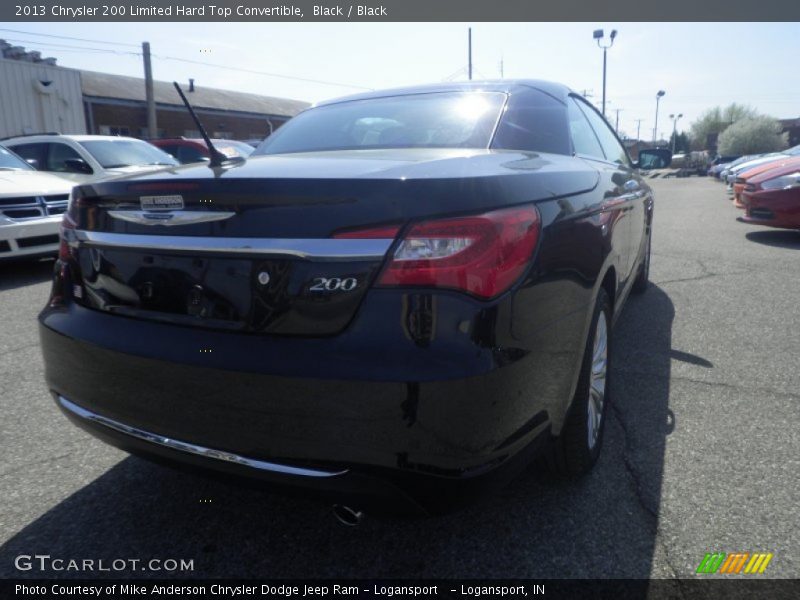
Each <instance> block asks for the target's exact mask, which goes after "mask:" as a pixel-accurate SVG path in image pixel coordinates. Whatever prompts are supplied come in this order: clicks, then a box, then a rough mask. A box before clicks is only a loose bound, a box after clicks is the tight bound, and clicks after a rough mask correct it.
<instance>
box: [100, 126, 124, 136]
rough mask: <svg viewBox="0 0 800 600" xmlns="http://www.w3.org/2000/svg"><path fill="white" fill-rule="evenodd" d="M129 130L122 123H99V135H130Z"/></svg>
mask: <svg viewBox="0 0 800 600" xmlns="http://www.w3.org/2000/svg"><path fill="white" fill-rule="evenodd" d="M130 134H131V130H130V129H129V128H128V127H124V126H122V125H100V135H130Z"/></svg>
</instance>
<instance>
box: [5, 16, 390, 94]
mask: <svg viewBox="0 0 800 600" xmlns="http://www.w3.org/2000/svg"><path fill="white" fill-rule="evenodd" d="M0 31H11V30H9V29H0ZM51 37H64V38H66V36H51ZM67 39H79V38H67ZM9 41H11V42H14V43H15V44H16V43H19V44H35V45H37V46H43V47H49V48H58V49H60V50H61V51H75V50H81V51H89V52H96V53H105V54H117V55H120V54H129V55H134V56H141V55H142V53H141V52H132V51H128V50H112V49H110V48H89V47H87V46H75V45H71V44H59V43H56V42H39V41H33V40H22V39H16V38H14V39H11V38H9ZM86 41H91V40H86ZM125 45H126V46H127V45H129V44H125ZM138 47H139V46H136V48H138ZM63 49H67V50H63ZM152 57H153V58H157V59H160V60H171V61H176V62H182V63H187V64H192V65H200V66H204V67H211V68H214V69H225V70H227V71H239V72H241V73H250V74H251V75H264V76H266V77H277V78H279V79H289V80H292V81H303V82H306V83H316V84H319V85H332V86H335V87H345V88H353V89H359V90H368V91H372V90H373V89H374V88H370V87H366V86H362V85H353V84H350V83H340V82H336V81H325V80H323V79H311V78H308V77H295V76H293V75H282V74H280V73H270V72H268V71H257V70H255V69H245V68H243V67H232V66H229V65H221V64H218V63H209V62H204V61H201V60H191V59H189V58H179V57H177V56H164V55H161V54H153V55H152Z"/></svg>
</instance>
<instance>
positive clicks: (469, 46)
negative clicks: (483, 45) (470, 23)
mask: <svg viewBox="0 0 800 600" xmlns="http://www.w3.org/2000/svg"><path fill="white" fill-rule="evenodd" d="M467 74H468V76H469V80H470V81H472V27H470V28H469V29H468V30H467Z"/></svg>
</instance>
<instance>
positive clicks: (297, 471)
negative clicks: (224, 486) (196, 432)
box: [58, 395, 348, 477]
mask: <svg viewBox="0 0 800 600" xmlns="http://www.w3.org/2000/svg"><path fill="white" fill-rule="evenodd" d="M58 403H59V404H60V405H61V407H62V408H64V409H65V410H67V411H69V412H70V413H72V414H73V415H75V416H77V417H79V418H81V419H83V420H84V421H92V422H95V423H99V424H100V425H104V426H105V427H108V428H109V429H113V430H115V431H118V432H120V433H124V434H126V435H129V436H131V437H135V438H138V439H140V440H144V441H145V442H150V443H151V444H156V445H159V446H164V447H166V448H170V449H171V450H178V451H180V452H186V453H188V454H196V455H198V456H202V457H204V458H214V459H217V460H221V461H225V462H229V463H235V464H237V465H241V466H243V467H249V468H251V469H257V470H259V471H269V472H271V473H280V474H282V475H298V476H300V477H335V476H337V475H344V474H345V473H347V472H348V471H347V469H345V470H342V471H321V470H317V469H304V468H300V467H290V466H287V465H281V464H278V463H272V462H266V461H263V460H256V459H254V458H247V457H245V456H240V455H238V454H233V453H231V452H225V451H222V450H214V449H213V448H205V447H203V446H198V445H196V444H190V443H188V442H181V441H179V440H173V439H172V438H168V437H164V436H162V435H158V434H157V433H152V432H149V431H144V430H143V429H138V428H137V427H132V426H131V425H126V424H125V423H120V422H119V421H115V420H113V419H109V418H107V417H103V416H101V415H98V414H97V413H93V412H92V411H89V410H86V409H85V408H81V407H80V406H78V405H77V404H75V403H74V402H71V401H70V400H67V399H66V398H64V396H61V395H59V396H58Z"/></svg>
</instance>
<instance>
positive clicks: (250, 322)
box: [78, 247, 379, 336]
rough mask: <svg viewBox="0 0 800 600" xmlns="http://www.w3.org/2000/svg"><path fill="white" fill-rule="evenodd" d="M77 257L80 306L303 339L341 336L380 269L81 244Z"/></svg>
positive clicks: (367, 265) (368, 265)
mask: <svg viewBox="0 0 800 600" xmlns="http://www.w3.org/2000/svg"><path fill="white" fill-rule="evenodd" d="M78 257H79V264H80V270H81V274H82V280H83V281H82V284H83V298H82V299H80V300H78V301H79V302H81V303H82V304H84V305H85V306H87V307H89V308H93V309H96V310H102V311H106V312H111V313H115V314H119V315H123V316H127V317H132V318H139V319H146V320H155V321H163V322H168V323H173V324H177V325H186V326H192V327H205V328H210V329H221V330H232V331H243V332H253V333H274V334H281V335H305V336H315V335H331V334H335V333H338V332H339V331H341V330H342V329H343V328H344V327H345V326H346V325H347V323H348V322H349V321H350V319H352V317H353V315H354V314H355V311H356V310H357V308H358V305H359V303H360V301H361V299H362V298H363V296H364V293H365V292H366V289H367V288H368V287H369V284H370V283H371V280H372V277H373V276H374V274H375V271H376V270H377V268H378V266H379V264H377V263H368V262H314V261H308V260H302V259H292V258H274V259H272V258H265V257H228V256H225V257H219V256H197V255H196V256H190V255H182V254H179V253H176V254H170V253H147V252H142V251H140V250H133V249H110V248H99V247H82V248H80V249H79V252H78ZM321 281H325V282H330V281H333V282H334V283H336V282H337V281H340V282H343V281H346V284H345V285H341V284H340V285H331V284H327V285H320V282H321Z"/></svg>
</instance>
